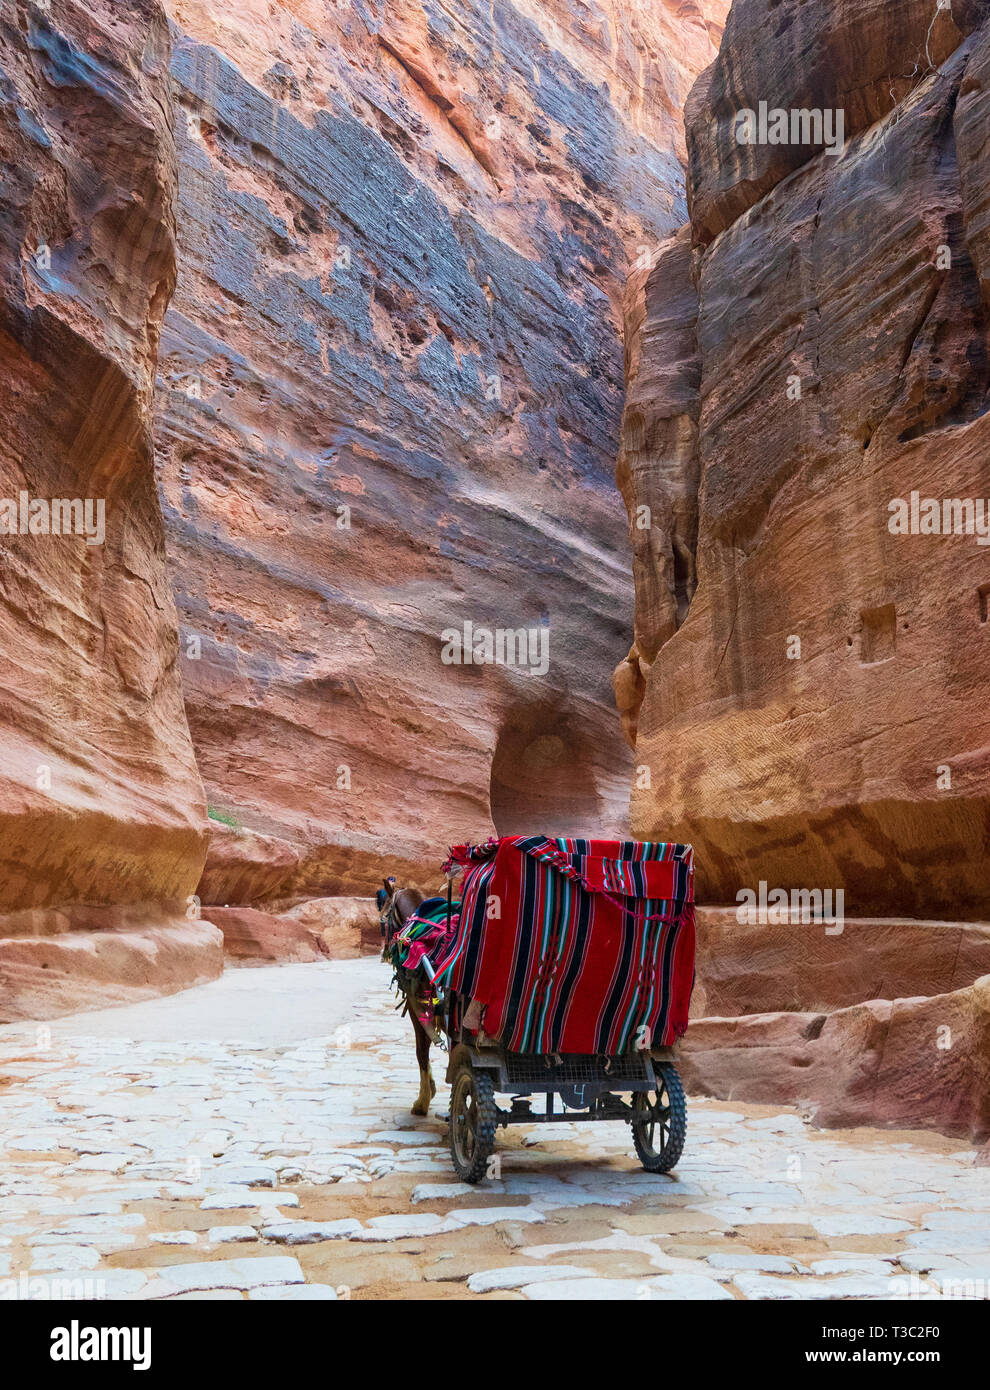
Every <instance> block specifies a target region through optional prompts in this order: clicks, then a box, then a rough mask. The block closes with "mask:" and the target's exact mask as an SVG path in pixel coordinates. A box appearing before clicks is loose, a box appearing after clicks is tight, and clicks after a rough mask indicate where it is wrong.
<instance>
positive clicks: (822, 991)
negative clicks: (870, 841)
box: [691, 907, 990, 1018]
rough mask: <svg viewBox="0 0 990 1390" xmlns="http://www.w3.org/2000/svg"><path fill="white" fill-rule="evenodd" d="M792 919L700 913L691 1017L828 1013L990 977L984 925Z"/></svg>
mask: <svg viewBox="0 0 990 1390" xmlns="http://www.w3.org/2000/svg"><path fill="white" fill-rule="evenodd" d="M781 915H783V914H781ZM788 916H789V917H790V920H786V921H780V922H778V921H774V922H772V923H770V922H762V923H761V922H759V921H754V922H752V923H750V922H746V921H743V922H740V921H739V918H738V917H737V915H736V912H735V910H733V909H728V908H718V907H701V908H698V909H697V914H696V923H697V943H698V949H697V979H696V983H695V989H694V995H693V997H692V999H691V1013H692V1016H693V1017H698V1018H701V1017H705V1016H714V1017H717V1018H729V1017H732V1016H734V1015H736V1014H769V1013H775V1012H786V1011H788V1010H793V1011H795V1012H798V1013H807V1012H808V1011H809V1010H812V1009H820V1010H827V1011H834V1010H836V1009H844V1008H848V1007H850V1006H852V1005H853V1004H857V1003H859V1002H860V1001H861V1000H865V999H909V998H915V997H919V996H930V995H936V994H952V993H954V992H955V991H956V990H959V989H964V988H966V987H967V986H968V985H971V984H972V983H973V982H974V980H977V979H979V978H980V977H981V976H983V975H988V974H990V924H986V923H976V922H969V923H957V922H917V921H907V920H904V919H900V920H898V919H897V918H889V917H888V918H874V919H872V920H871V919H866V920H864V919H862V918H845V919H844V920H843V921H841V922H834V923H832V924H828V923H823V922H807V921H802V920H801V918H800V914H799V913H797V912H795V913H793V914H788Z"/></svg>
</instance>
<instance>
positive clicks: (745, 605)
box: [616, 0, 990, 919]
mask: <svg viewBox="0 0 990 1390" xmlns="http://www.w3.org/2000/svg"><path fill="white" fill-rule="evenodd" d="M766 9H767V7H766V5H765V4H763V3H762V0H761V3H760V4H757V3H748V0H741V3H738V4H737V5H735V6H734V8H733V11H732V16H731V17H730V20H729V22H728V26H727V28H726V34H725V38H724V40H723V45H722V52H721V57H720V59H719V62H718V64H717V65H716V67H715V69H713V71H712V72H710V73H709V74H708V75H707V79H706V81H704V82H701V83H699V87H698V89H696V91H695V93H694V96H693V98H692V102H691V104H690V107H689V111H688V122H689V131H692V132H693V134H691V136H690V141H691V143H692V147H693V148H694V150H695V151H696V152H697V151H699V150H702V146H703V144H704V141H705V140H706V139H708V138H709V137H708V136H707V135H706V133H705V132H706V130H708V131H709V132H710V133H711V132H712V131H714V134H711V140H710V143H709V145H708V146H707V147H705V149H704V150H703V151H702V154H698V156H697V157H698V159H700V160H701V165H700V166H699V169H694V166H692V170H693V172H692V177H693V179H694V182H695V189H694V193H693V204H692V206H693V211H694V219H693V231H694V240H695V242H697V243H700V247H699V249H698V250H697V252H696V259H695V264H694V266H693V281H694V284H695V287H696V300H695V304H694V313H695V314H696V321H695V327H694V344H693V346H694V351H695V353H696V354H697V356H696V358H693V357H692V351H691V350H692V342H691V318H692V306H691V302H690V296H689V294H688V291H687V285H688V283H689V280H690V278H691V277H690V276H689V274H688V266H687V259H686V254H685V248H686V242H685V236H684V235H682V237H681V238H680V239H679V240H677V241H675V242H673V243H670V244H669V245H668V247H667V248H665V249H664V251H663V252H662V253H661V256H660V258H659V260H658V262H657V264H656V266H655V267H654V268H653V270H652V272H651V273H650V276H649V277H648V278H647V280H646V284H645V287H644V289H643V290H642V291H637V290H636V289H635V287H633V290H632V301H633V302H632V305H631V306H630V323H631V326H632V329H633V332H634V334H635V333H636V321H637V313H638V314H639V315H640V317H641V320H642V326H641V328H640V329H639V332H638V342H637V341H634V342H633V344H632V346H631V347H630V348H629V349H628V350H627V351H628V355H629V357H630V359H631V360H632V361H633V362H635V361H636V360H637V356H638V360H639V363H640V365H639V366H638V368H637V369H636V371H635V372H634V374H633V380H632V385H631V393H630V402H629V406H628V408H627V416H626V422H625V429H624V443H623V453H622V467H621V468H620V477H622V479H623V486H624V491H625V492H626V497H627V503H628V504H629V506H630V511H631V515H634V512H633V510H632V509H633V508H634V507H635V506H637V505H638V504H640V503H646V504H647V505H651V506H652V507H653V508H654V510H655V512H658V513H659V518H658V520H657V521H656V522H655V523H654V524H655V527H656V530H657V535H656V536H652V535H651V537H650V539H649V540H648V541H647V540H640V541H638V542H637V556H638V557H639V562H638V565H637V621H636V636H637V644H636V646H635V647H634V649H633V652H632V654H631V657H630V660H629V661H628V662H626V663H623V665H622V666H621V667H620V670H619V672H618V673H617V679H616V683H617V688H618V691H619V696H620V708H621V709H622V713H623V722H624V724H625V725H626V728H627V730H628V732H629V733H630V735H632V734H634V733H635V734H636V738H637V741H636V758H637V762H638V763H639V764H640V765H641V767H645V768H648V769H649V774H650V776H649V782H650V785H646V779H645V778H643V777H639V778H637V784H636V789H635V791H634V794H633V829H634V833H636V834H637V835H639V836H640V837H642V838H651V837H655V836H658V835H661V834H663V835H669V836H671V837H672V838H676V839H682V840H688V841H691V842H693V843H694V845H695V846H696V850H697V862H698V866H699V889H700V893H701V896H702V898H703V900H707V901H710V902H732V901H734V900H735V899H736V895H737V893H738V891H739V889H740V888H742V887H749V888H752V889H754V890H755V889H756V887H757V885H758V883H759V881H760V880H764V881H766V882H767V883H768V884H769V885H770V886H771V887H773V886H776V885H780V886H783V887H787V888H790V887H792V886H794V887H797V886H800V887H807V888H813V887H815V886H818V887H820V888H823V889H824V888H828V887H832V888H835V889H838V888H843V889H844V891H845V893H846V911H847V912H848V913H849V914H850V915H857V916H863V915H871V914H878V915H888V914H889V915H892V916H912V917H919V918H932V917H935V918H948V919H952V918H966V919H974V918H975V919H981V918H982V919H985V918H988V917H990V874H988V873H987V869H986V864H987V844H988V830H990V819H988V806H990V800H988V798H990V751H988V740H987V729H988V723H987V718H986V715H985V708H984V707H985V700H984V699H983V696H982V693H981V692H982V691H983V690H984V689H985V688H986V685H987V682H988V680H990V644H988V643H987V641H986V640H985V638H986V635H987V633H988V632H990V627H988V625H987V621H986V619H987V605H988V600H987V592H988V590H987V586H988V584H990V571H988V569H987V554H988V551H987V549H986V547H985V546H983V545H981V544H980V543H979V538H978V537H977V536H976V535H974V534H968V535H967V534H939V535H926V534H895V533H892V531H891V529H890V524H891V522H892V519H893V517H894V513H893V512H892V510H891V506H892V504H896V499H903V502H904V507H905V508H907V507H908V506H909V503H910V497H911V493H912V492H917V493H918V494H919V496H920V497H921V498H925V497H932V498H936V499H950V500H951V499H971V501H975V499H981V500H985V499H987V498H990V467H988V464H987V457H988V454H987V444H988V434H987V431H988V425H987V419H988V417H987V416H986V415H985V414H984V411H985V409H986V404H987V384H988V361H987V334H986V300H985V296H984V277H985V273H986V272H985V262H986V249H985V245H984V243H985V234H986V214H985V209H984V203H985V201H986V194H985V184H986V182H987V179H988V178H990V173H988V170H990V164H988V163H987V150H986V148H985V145H986V129H987V115H988V111H990V107H988V105H987V97H986V92H985V77H984V72H985V65H986V63H985V55H986V51H987V48H986V45H987V42H988V31H987V29H986V28H984V29H982V30H979V31H977V32H975V33H971V34H970V36H969V37H968V38H966V39H963V37H962V36H963V34H964V32H968V31H969V30H971V29H972V28H973V26H974V25H975V24H976V23H977V22H978V21H979V19H980V17H981V14H982V10H981V7H979V6H975V5H970V6H967V7H954V8H953V11H952V14H951V15H950V14H949V12H948V11H947V10H943V11H941V12H939V13H938V14H936V12H935V9H934V7H933V6H931V5H927V6H924V7H922V6H920V5H913V4H907V3H904V4H899V3H890V4H883V5H877V4H871V5H870V6H869V7H864V6H859V5H854V4H847V5H845V6H836V5H831V4H829V5H822V6H797V5H790V4H788V3H786V0H785V2H784V3H782V4H781V5H779V6H776V7H774V11H773V14H774V16H776V19H775V23H776V24H778V25H782V24H783V21H784V19H785V18H787V17H790V18H791V19H792V23H791V25H790V26H783V29H782V33H781V37H780V41H779V44H777V45H774V44H770V45H768V44H766V43H765V42H764V39H763V38H762V37H761V33H760V27H759V23H758V22H757V21H759V19H760V16H761V15H763V12H764V11H765V10H766ZM826 11H827V12H828V14H832V12H833V11H837V12H838V13H839V19H840V20H841V22H838V21H837V27H834V29H832V30H830V31H829V32H830V33H831V34H832V38H831V39H830V44H831V47H829V46H828V45H826V47H825V51H826V52H828V53H830V54H831V59H830V62H832V63H833V65H834V68H835V71H834V73H833V76H832V78H830V82H831V86H830V87H828V89H826V88H825V87H824V86H822V83H823V82H824V80H825V79H824V73H825V69H824V68H822V69H821V70H820V71H817V70H816V72H811V71H808V72H806V71H805V70H804V68H803V67H802V64H801V63H800V62H799V61H798V58H797V56H796V55H798V54H799V53H800V52H801V44H802V43H803V42H804V40H802V39H800V34H801V33H802V32H804V30H805V29H806V28H807V26H808V25H812V26H816V25H818V24H819V22H822V23H824V20H825V18H827V15H826V14H825V12H826ZM764 17H765V16H764ZM923 19H924V20H925V21H926V23H925V24H924V26H923V27H922V29H921V35H922V40H924V39H925V36H926V34H927V21H932V22H933V27H932V31H931V35H930V37H929V39H928V42H929V51H930V54H931V60H932V62H931V65H930V66H926V65H925V64H921V65H920V66H919V67H918V68H917V70H915V69H914V68H913V67H912V66H910V65H908V66H907V68H905V66H904V63H903V62H901V61H900V59H898V60H897V61H895V60H894V59H895V57H896V54H897V53H898V52H900V51H901V50H900V49H898V48H897V46H896V45H893V47H892V46H891V43H887V42H882V41H881V38H882V35H883V34H893V33H895V32H896V33H897V34H899V35H901V36H902V37H903V39H904V42H905V43H908V41H909V40H910V43H916V41H917V34H918V30H919V25H921V24H922V20H923ZM854 20H861V21H862V26H863V27H862V28H861V30H860V34H861V35H867V36H868V35H869V34H870V33H875V35H876V36H877V38H876V43H866V42H865V41H863V40H862V39H861V40H860V41H859V42H860V43H861V46H862V48H863V49H864V50H865V51H863V52H859V51H858V50H857V52H856V53H855V54H852V53H851V52H850V53H848V54H846V49H847V48H849V49H850V50H851V49H852V48H855V47H856V45H855V44H853V42H852V38H851V37H850V36H851V34H852V32H853V28H852V27H850V26H853V21H854ZM853 27H854V26H853ZM792 31H794V33H792ZM843 34H845V35H846V38H847V39H848V40H849V41H848V43H846V40H845V39H844V40H843V45H845V46H842V45H840V46H839V47H838V48H837V47H836V45H837V44H839V39H840V38H841V37H842V35H843ZM806 37H807V36H806ZM792 48H793V52H792V51H791V50H792ZM950 50H951V51H950ZM809 51H813V52H815V53H817V52H818V49H817V48H815V49H813V50H809ZM904 52H905V54H906V53H907V50H906V49H905V50H904ZM843 54H846V57H843ZM788 55H789V56H788ZM785 60H786V61H785ZM809 61H811V60H810V59H809ZM814 61H815V62H817V61H818V59H817V58H815V59H814ZM936 63H937V64H939V66H938V67H937V69H936V70H932V69H933V68H934V66H935V64H936ZM830 71H831V69H830ZM732 74H735V76H734V77H732V82H731V83H730V76H731V75H732ZM760 74H762V76H761V75H760ZM905 74H907V75H905ZM716 78H717V79H718V81H719V82H721V83H722V85H723V87H724V88H725V91H727V92H730V91H731V100H732V101H733V102H734V101H736V100H738V101H739V102H740V103H742V102H743V99H744V98H745V99H746V103H747V104H749V105H752V104H753V101H755V100H756V99H757V96H758V94H759V92H760V90H761V89H760V84H761V83H762V84H763V86H762V97H763V98H764V99H766V100H768V101H769V102H770V103H771V105H780V106H782V107H783V106H788V105H790V104H794V103H800V104H802V105H819V106H821V105H828V104H830V103H831V102H833V101H834V102H840V101H844V100H847V96H848V100H849V102H850V113H851V115H850V123H849V129H850V130H851V131H853V132H854V133H853V136H852V138H851V139H850V140H849V141H848V143H847V144H846V146H845V148H844V150H843V152H842V153H841V155H840V156H838V157H834V156H832V155H830V154H828V153H816V152H815V150H814V149H809V148H804V149H801V150H795V149H794V148H793V147H786V148H784V149H781V148H780V147H746V148H747V150H750V151H751V153H749V154H746V155H745V158H744V156H743V155H740V154H737V153H732V152H730V151H727V149H725V148H723V146H722V145H721V144H720V143H719V141H720V140H721V138H722V137H721V136H720V135H719V134H718V132H719V131H720V130H721V129H722V127H721V126H720V125H719V124H718V121H717V120H715V117H714V115H713V112H715V111H716V108H718V110H721V106H719V103H720V102H722V104H723V105H724V102H723V98H722V97H721V96H718V95H717V94H716V86H717V84H716ZM895 79H896V80H895ZM733 83H734V84H735V85H732V84H733ZM891 83H893V86H892V88H891ZM727 84H728V85H727ZM853 88H855V89H856V90H857V91H859V92H860V97H861V103H865V104H857V103H856V102H855V101H853V99H852V97H851V95H848V94H849V93H851V92H852V90H853ZM891 90H892V91H893V94H894V97H895V98H896V105H893V106H892V105H891V101H890V99H889V95H888V97H886V98H883V100H881V99H880V98H881V97H882V95H883V93H884V92H887V93H888V94H889V93H890V91H891ZM878 93H879V94H880V96H878V95H877V94H878ZM864 94H865V95H864ZM870 94H872V95H870ZM867 96H869V100H867ZM812 98H814V101H812ZM874 98H876V100H879V101H880V106H879V107H876V105H875V102H874ZM728 99H729V98H728V97H726V98H725V100H728ZM751 99H752V100H751ZM871 103H874V104H871ZM885 103H886V104H885ZM870 122H873V123H872V124H870ZM857 131H858V133H855V132H857ZM750 158H751V159H752V160H757V161H763V162H762V163H758V165H756V164H754V165H753V166H752V167H750V166H749V165H748V164H746V163H745V159H750ZM795 159H800V160H801V161H803V162H802V163H801V167H799V168H796V169H793V168H792V163H793V161H794V160H795ZM740 161H743V162H740ZM781 161H783V162H781ZM706 171H707V172H706ZM703 174H704V178H703V177H702V175H703ZM709 176H710V177H709ZM706 180H707V182H706ZM702 184H704V186H702ZM761 194H762V197H761V196H760V195H761ZM737 195H738V196H737ZM740 199H741V204H740V202H739V200H740ZM734 200H735V201H734ZM702 209H707V211H703V210H702ZM716 210H717V215H716ZM712 218H715V221H712V220H711V219H712ZM716 233H717V235H716ZM713 238H714V239H713ZM637 306H639V307H637ZM661 350H662V352H663V356H662V357H660V358H659V360H660V361H662V362H663V364H664V365H663V368H662V369H661V368H660V367H659V366H654V365H652V363H653V362H655V361H657V360H658V354H659V352H660V351H661ZM643 362H646V363H647V366H646V367H645V368H644V366H643V365H642V364H643ZM644 373H645V374H646V375H647V377H648V378H649V376H650V373H652V380H653V381H654V382H655V383H656V384H655V387H654V388H653V389H651V391H650V393H649V401H648V409H646V410H644V406H643V402H642V399H641V397H642V394H643V393H642V390H641V387H640V380H641V379H642V378H643V376H644ZM692 380H699V381H700V384H699V386H698V389H697V391H696V393H695V394H694V395H693V396H692V392H691V389H690V383H691V381H692ZM695 420H697V449H696V453H695V454H694V455H693V457H692V455H691V442H692V427H693V423H694V421H695ZM623 470H624V471H623ZM694 477H697V478H698V480H699V482H698V489H697V497H696V509H697V517H698V523H697V524H698V531H697V542H696V550H695V553H694V555H693V556H690V557H689V559H690V562H691V563H693V566H694V570H693V575H692V568H691V563H689V561H688V560H685V561H683V562H682V564H681V568H680V571H679V572H678V571H677V570H676V569H675V566H674V557H675V556H676V555H677V554H678V553H681V551H682V550H683V537H684V536H685V534H686V533H689V527H690V524H691V517H692V515H693V513H692V510H691V502H690V480H691V479H692V478H694ZM960 515H962V513H960ZM909 524H910V523H909ZM678 539H680V541H681V545H680V546H678V544H677V542H678ZM687 549H688V550H690V546H688V547H687ZM651 557H655V558H651ZM693 576H696V581H697V584H696V588H695V589H694V592H693V594H692V593H691V586H692V583H693ZM685 596H686V597H687V598H688V602H687V604H686V605H685V603H684V598H685ZM672 628H676V630H673V631H672Z"/></svg>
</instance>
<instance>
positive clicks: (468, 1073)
mask: <svg viewBox="0 0 990 1390" xmlns="http://www.w3.org/2000/svg"><path fill="white" fill-rule="evenodd" d="M462 1084H464V1085H470V1086H471V1087H472V1089H473V1091H474V1101H475V1106H476V1108H477V1111H478V1120H477V1128H476V1141H475V1150H474V1153H473V1155H472V1157H471V1161H470V1162H469V1163H465V1162H462V1161H461V1159H459V1158H458V1155H457V1150H456V1147H455V1145H454V1116H455V1114H456V1111H457V1097H458V1089H459V1087H460V1086H461V1085H462ZM497 1128H498V1111H497V1109H496V1106H495V1088H494V1087H493V1086H492V1079H491V1077H490V1076H489V1075H488V1073H487V1072H486V1071H475V1069H474V1068H473V1067H472V1066H471V1064H470V1062H468V1063H466V1064H464V1065H462V1066H461V1067H459V1068H458V1070H457V1072H456V1074H455V1076H454V1081H453V1084H452V1086H451V1088H450V1159H451V1162H452V1163H453V1165H454V1172H455V1173H456V1174H457V1176H458V1177H459V1178H460V1180H461V1182H470V1183H476V1182H480V1181H481V1179H482V1178H484V1177H486V1176H487V1174H488V1160H489V1159H490V1158H491V1156H492V1154H493V1152H494V1151H495V1131H496V1129H497Z"/></svg>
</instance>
